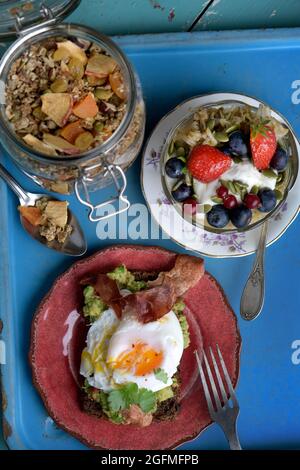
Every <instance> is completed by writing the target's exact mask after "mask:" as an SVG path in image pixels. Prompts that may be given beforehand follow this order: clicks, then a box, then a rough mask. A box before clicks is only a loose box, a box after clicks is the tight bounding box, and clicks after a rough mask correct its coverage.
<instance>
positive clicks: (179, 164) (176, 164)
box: [165, 157, 185, 178]
mask: <svg viewBox="0 0 300 470" xmlns="http://www.w3.org/2000/svg"><path fill="white" fill-rule="evenodd" d="M184 167H185V163H184V162H183V161H182V160H180V159H179V158H176V157H173V158H170V159H169V160H168V161H167V162H166V166H165V169H166V173H167V175H168V176H169V177H170V178H178V177H179V176H182V174H183V168H184Z"/></svg>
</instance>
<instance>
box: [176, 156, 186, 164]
mask: <svg viewBox="0 0 300 470" xmlns="http://www.w3.org/2000/svg"><path fill="white" fill-rule="evenodd" d="M178 160H181V161H182V162H183V163H185V162H186V158H185V157H178Z"/></svg>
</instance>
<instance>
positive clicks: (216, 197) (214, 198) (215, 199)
mask: <svg viewBox="0 0 300 470" xmlns="http://www.w3.org/2000/svg"><path fill="white" fill-rule="evenodd" d="M210 199H211V200H212V202H215V203H216V204H222V202H223V199H221V198H220V197H218V196H212V197H211V198H210Z"/></svg>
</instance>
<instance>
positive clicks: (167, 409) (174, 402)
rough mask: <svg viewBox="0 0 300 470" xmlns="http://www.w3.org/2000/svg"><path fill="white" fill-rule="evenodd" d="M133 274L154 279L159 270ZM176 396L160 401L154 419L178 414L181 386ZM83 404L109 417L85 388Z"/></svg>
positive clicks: (144, 278) (178, 376) (178, 378)
mask: <svg viewBox="0 0 300 470" xmlns="http://www.w3.org/2000/svg"><path fill="white" fill-rule="evenodd" d="M131 272H132V274H133V275H134V278H135V280H136V281H145V282H147V281H154V280H155V279H157V276H158V274H159V272H157V271H151V272H146V271H131ZM175 378H176V381H177V383H178V385H179V386H180V383H181V380H180V373H179V372H177V373H176V374H175ZM174 392H175V393H174V396H173V397H171V398H168V399H167V400H165V401H163V402H160V403H159V404H158V406H157V410H156V412H155V413H154V415H153V416H154V419H156V420H158V421H165V420H168V419H169V420H171V419H174V418H175V416H176V414H177V413H178V411H179V407H180V399H181V396H180V387H176V389H175V390H174ZM80 397H81V404H82V409H83V410H84V411H85V412H86V413H88V414H90V415H93V416H97V418H104V419H108V418H107V416H106V414H105V413H104V412H103V411H102V407H101V404H100V403H98V402H97V401H95V400H93V399H92V398H91V397H90V396H88V394H87V393H86V392H85V391H84V390H83V392H82V393H81V396H80Z"/></svg>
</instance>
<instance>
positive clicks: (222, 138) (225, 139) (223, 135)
mask: <svg viewBox="0 0 300 470" xmlns="http://www.w3.org/2000/svg"><path fill="white" fill-rule="evenodd" d="M214 137H215V138H216V139H217V141H218V142H228V140H229V137H228V135H227V134H226V133H225V132H215V133H214Z"/></svg>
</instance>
